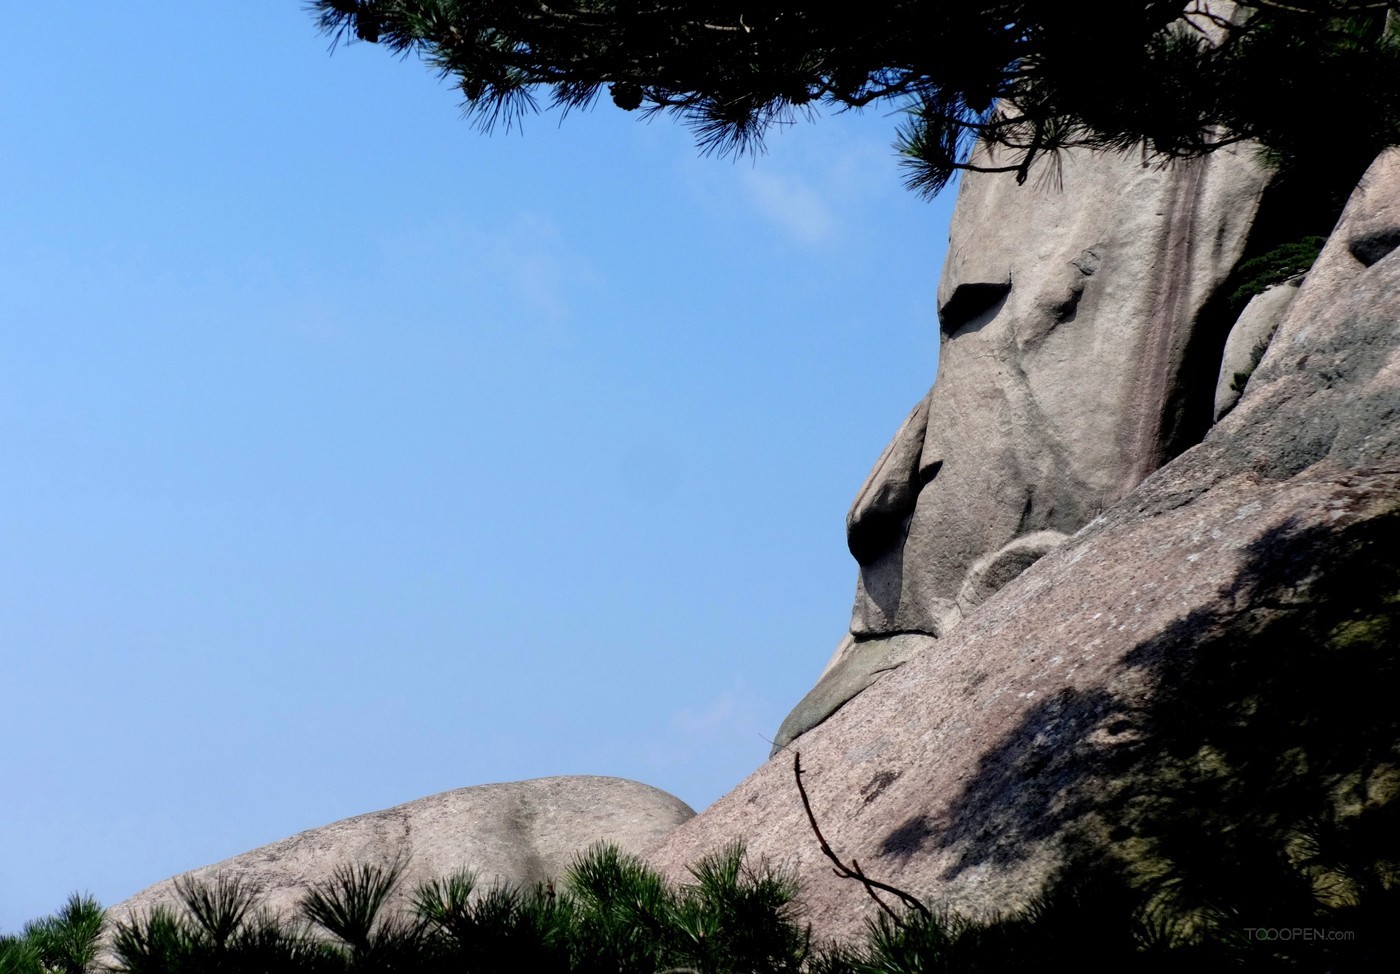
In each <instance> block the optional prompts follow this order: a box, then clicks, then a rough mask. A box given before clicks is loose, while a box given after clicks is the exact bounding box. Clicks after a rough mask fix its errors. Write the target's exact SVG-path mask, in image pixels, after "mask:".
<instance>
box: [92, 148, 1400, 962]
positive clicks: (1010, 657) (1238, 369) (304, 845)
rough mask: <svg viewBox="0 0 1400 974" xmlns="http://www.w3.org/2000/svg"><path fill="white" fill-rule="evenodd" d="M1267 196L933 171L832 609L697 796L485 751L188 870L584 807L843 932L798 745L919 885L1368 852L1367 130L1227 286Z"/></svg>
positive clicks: (1118, 179)
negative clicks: (830, 628) (1301, 274)
mask: <svg viewBox="0 0 1400 974" xmlns="http://www.w3.org/2000/svg"><path fill="white" fill-rule="evenodd" d="M1296 189H1297V188H1296V187H1295V188H1294V190H1292V191H1296ZM1302 209H1306V208H1302ZM1294 210H1295V208H1294V207H1293V206H1292V205H1291V203H1290V200H1289V199H1288V197H1287V194H1284V195H1283V196H1280V195H1278V193H1277V192H1276V187H1271V186H1270V183H1269V177H1268V176H1267V174H1266V173H1265V171H1264V170H1263V169H1262V168H1261V167H1259V166H1258V165H1257V164H1256V163H1255V161H1254V160H1253V159H1252V158H1251V156H1250V155H1249V154H1248V153H1247V152H1244V151H1239V152H1222V153H1220V154H1218V155H1216V156H1215V157H1213V158H1211V159H1208V160H1205V161H1203V162H1200V163H1197V164H1192V165H1186V166H1179V167H1177V168H1176V169H1173V170H1165V171H1164V170H1154V169H1145V168H1143V167H1142V166H1141V165H1139V164H1138V163H1137V162H1136V161H1135V160H1132V159H1124V158H1121V157H1102V156H1072V157H1070V158H1067V159H1065V160H1064V164H1063V168H1062V169H1051V168H1049V167H1043V168H1042V170H1041V172H1040V174H1039V180H1038V181H1037V180H1034V179H1033V180H1032V182H1031V183H1029V184H1027V185H1025V186H1020V187H1018V186H1017V185H1016V184H1015V183H1014V181H1012V180H1011V179H1009V178H1004V177H1002V178H998V177H980V176H970V177H968V179H967V180H966V181H965V182H964V184H963V188H962V190H961V196H960V199H959V206H958V211H957V215H956V217H955V220H954V225H953V239H952V246H951V248H950V257H949V260H948V266H947V268H946V269H945V272H944V275H943V280H942V284H941V286H940V292H939V295H940V316H941V321H942V327H943V346H942V349H943V350H942V356H941V360H940V366H939V376H938V379H937V382H936V383H935V384H934V386H933V389H932V390H931V391H930V393H929V394H928V395H927V396H926V397H925V398H924V399H923V400H922V401H921V402H920V403H919V404H918V405H917V406H916V407H915V408H914V410H913V411H912V412H911V413H910V415H909V417H908V419H907V420H906V421H905V423H904V425H903V426H902V427H901V428H900V430H899V432H898V433H897V435H896V436H895V439H894V441H893V442H892V443H891V444H890V446H889V447H888V448H887V449H886V450H885V452H884V454H883V455H882V456H881V457H880V459H879V461H878V462H877V464H876V467H875V470H874V471H873V472H872V474H871V476H870V478H869V480H868V481H867V483H866V484H865V485H864V487H862V488H861V491H860V493H859V495H858V496H857V499H856V502H855V504H854V505H853V507H852V509H851V512H850V515H849V517H848V521H847V528H848V537H849V541H850V547H851V551H852V553H853V554H854V555H855V556H856V559H857V561H858V563H859V566H860V571H859V582H858V586H857V593H856V602H855V609H854V612H853V614H852V623H851V627H850V632H849V633H848V634H847V635H846V636H845V638H844V639H843V640H842V642H841V645H840V647H839V648H838V651H837V654H836V656H835V657H834V658H833V660H832V662H831V664H829V666H828V669H827V672H826V673H825V674H824V675H823V676H822V678H821V680H820V682H819V683H818V685H817V686H816V687H815V688H814V689H813V691H812V692H811V693H809V694H808V695H807V697H806V699H805V700H804V701H803V702H802V703H801V704H799V706H798V707H797V709H795V710H794V712H793V714H792V716H790V717H789V718H788V721H787V722H786V723H785V724H784V727H783V731H782V734H781V737H780V742H779V747H778V748H777V749H776V752H777V753H776V756H775V757H774V758H773V759H772V760H770V761H769V762H768V763H767V764H766V765H765V766H764V767H762V768H760V769H759V770H758V771H756V772H755V773H754V774H753V775H752V776H751V777H749V778H748V779H747V780H745V781H744V782H742V783H741V784H740V785H739V786H738V787H737V788H736V789H735V790H734V791H733V792H731V793H730V794H728V795H726V796H725V797H724V798H722V799H721V800H720V801H718V802H716V803H715V804H714V805H713V806H711V807H710V808H709V809H707V810H706V811H705V812H704V813H703V814H701V815H699V816H697V817H694V818H692V817H691V814H692V813H691V812H690V810H689V809H688V808H685V806H684V805H682V804H681V803H680V802H678V801H677V800H675V799H673V798H671V797H670V796H668V795H665V794H663V793H660V792H657V791H656V790H655V789H650V788H647V787H646V786H643V785H638V784H636V783H633V782H622V781H618V780H616V779H596V778H583V779H544V780H541V781H536V782H521V783H517V784H511V785H492V786H484V787H481V788H475V789H463V790H462V791H459V792H452V793H448V794H446V795H441V796H435V797H433V798H429V799H423V800H421V801H419V802H415V803H411V804H409V805H405V806H401V807H399V808H396V809H390V810H388V811H385V812H379V813H374V814H372V815H368V816H361V817H359V818H356V819H350V820H347V821H345V822H342V823H337V824H335V825H332V826H327V827H325V828H322V829H317V830H313V831H311V832H307V833H303V834H302V835H299V836H294V837H292V838H291V839H287V840H285V841H283V842H280V843H276V844H274V845H272V846H268V847H265V848H263V849H259V850H254V851H253V852H250V853H246V854H244V855H242V856H238V857H235V858H234V859H232V860H228V861H227V862H225V863H221V864H218V865H217V866H213V867H208V868H207V869H205V870H203V871H201V872H202V873H203V874H204V875H212V874H213V873H214V872H218V871H222V872H226V873H231V874H233V875H238V876H241V877H242V878H243V879H244V881H245V882H247V883H248V884H249V885H251V886H252V887H253V888H254V889H255V890H257V891H259V892H262V893H265V894H267V895H268V896H270V897H271V901H272V905H274V906H282V907H285V906H286V905H287V904H289V903H290V902H291V901H292V900H293V899H294V898H295V897H296V896H297V895H299V894H300V892H301V891H302V890H304V889H305V888H306V887H307V885H308V884H310V883H312V882H315V881H317V880H319V879H323V878H325V877H327V876H329V875H330V874H331V872H332V871H333V870H334V869H335V868H336V867H337V866H338V865H341V864H344V863H347V862H367V863H381V864H382V863H387V862H391V861H406V862H408V863H409V867H410V868H409V870H408V872H409V877H408V878H409V879H410V880H412V879H414V878H418V877H420V876H426V875H429V874H441V873H445V872H449V871H451V870H453V869H456V868H459V867H461V866H464V865H471V866H475V867H476V868H477V869H478V870H482V871H483V872H484V874H485V875H484V878H488V879H490V878H496V879H501V880H505V881H513V882H530V881H534V880H538V879H541V878H544V877H546V876H549V875H557V874H558V873H559V872H560V871H562V869H563V868H564V867H565V866H566V865H567V862H568V860H569V858H570V857H571V856H572V855H573V853H574V852H576V851H577V850H579V849H581V848H583V847H585V846H587V845H588V844H590V843H592V842H594V841H597V840H609V841H613V842H617V843H619V844H621V845H622V847H623V848H624V850H626V851H632V852H637V853H646V854H647V855H648V856H649V858H650V860H651V861H652V862H653V863H654V864H656V865H657V866H659V867H660V868H662V869H663V870H665V871H667V872H668V873H670V874H671V875H672V876H673V877H675V878H677V879H685V878H686V876H687V873H686V871H685V869H686V866H687V865H688V864H691V863H694V862H696V861H697V860H698V859H699V858H700V857H701V856H703V855H705V854H708V853H711V852H714V851H716V850H718V849H719V848H720V847H722V846H725V845H727V844H728V843H730V842H732V841H734V840H742V841H744V842H745V843H746V844H747V847H748V849H749V850H750V853H751V854H752V855H754V856H758V857H765V858H768V859H770V860H774V861H777V862H780V863H785V864H787V865H788V866H790V867H791V868H792V869H793V870H795V871H796V873H797V875H798V878H799V879H800V880H801V882H802V883H803V887H804V890H805V892H804V894H803V895H804V903H805V906H806V908H807V911H808V912H807V916H808V918H809V919H810V920H811V921H812V923H813V925H814V929H815V932H816V933H817V934H818V935H819V936H821V937H849V936H855V935H858V934H860V933H861V931H862V929H863V924H864V920H865V918H866V917H867V916H868V915H869V913H870V912H871V909H872V908H871V905H870V901H869V900H868V898H867V897H866V894H865V892H864V891H863V890H862V889H861V888H860V886H858V885H857V884H854V883H851V882H849V881H845V880H841V879H838V878H836V877H834V876H833V874H832V871H831V869H830V868H829V864H828V863H827V862H826V860H825V859H824V858H823V857H822V854H821V852H820V850H819V847H818V843H817V841H816V839H815V837H814V836H813V835H812V831H811V828H810V825H809V822H808V819H807V816H806V812H805V811H804V808H803V805H802V802H801V801H800V799H799V793H798V789H797V786H796V783H795V781H794V765H793V756H794V754H795V753H796V752H797V751H798V750H799V749H800V752H801V755H802V761H803V764H804V766H805V768H806V777H805V781H806V786H807V789H808V791H809V792H810V795H811V800H812V804H813V808H814V810H815V813H816V815H817V816H818V818H819V820H820V822H821V825H822V828H823V829H824V831H825V834H826V836H827V838H828V839H829V840H830V841H831V842H832V845H833V846H834V847H835V849H836V851H837V852H838V853H839V854H841V855H842V856H843V857H845V858H846V860H847V861H850V860H851V859H858V860H859V861H860V863H861V864H862V866H863V867H864V869H865V871H866V873H867V874H869V875H871V876H873V877H876V878H878V879H881V880H884V881H887V882H892V883H895V884H898V885H899V886H901V887H903V888H905V889H907V890H909V891H911V892H913V893H915V894H917V895H918V896H920V897H921V898H923V899H925V900H927V901H929V902H932V903H934V904H936V905H938V906H940V907H944V908H957V909H962V910H966V911H971V912H977V913H986V912H991V911H997V910H1006V909H1008V908H1013V907H1015V906H1017V905H1019V904H1023V903H1025V902H1026V901H1027V900H1028V899H1029V898H1030V897H1032V896H1033V895H1035V894H1036V893H1037V891H1039V890H1042V889H1045V888H1047V887H1049V886H1053V885H1054V884H1055V883H1057V882H1060V881H1061V878H1062V876H1063V875H1065V871H1066V869H1069V871H1070V872H1073V870H1074V869H1075V868H1077V867H1079V866H1083V865H1084V864H1085V863H1089V864H1092V865H1096V866H1097V865H1102V864H1104V863H1109V864H1112V865H1113V866H1114V868H1115V869H1117V870H1119V871H1121V873H1122V874H1123V875H1126V876H1127V877H1129V879H1130V880H1131V881H1133V882H1134V883H1137V884H1139V886H1145V887H1148V888H1151V887H1152V886H1153V884H1156V885H1157V887H1158V888H1159V891H1160V892H1161V895H1163V896H1166V895H1171V896H1177V897H1185V898H1186V899H1188V900H1189V899H1190V897H1191V896H1193V895H1198V894H1200V891H1202V890H1208V891H1209V892H1210V896H1211V897H1213V899H1212V901H1211V902H1210V903H1208V904H1205V905H1201V904H1196V905H1197V906H1200V908H1201V909H1202V910H1206V908H1207V907H1208V908H1209V911H1214V912H1213V913H1210V914H1209V915H1210V916H1217V917H1218V916H1220V915H1226V914H1229V915H1231V916H1235V917H1236V918H1239V917H1242V916H1244V915H1245V913H1247V912H1248V910H1250V909H1254V910H1256V911H1257V910H1261V909H1267V910H1271V911H1273V912H1271V913H1267V916H1266V917H1265V918H1263V919H1266V920H1267V921H1269V922H1270V923H1272V924H1274V925H1279V926H1282V925H1287V923H1288V922H1289V919H1290V918H1289V917H1286V916H1285V915H1284V913H1283V912H1281V911H1283V910H1284V909H1285V908H1284V906H1282V905H1281V904H1282V903H1283V902H1284V898H1282V896H1281V895H1280V897H1277V898H1275V899H1271V900H1268V901H1267V902H1265V901H1262V900H1259V898H1258V894H1259V891H1260V890H1264V891H1266V893H1267V895H1268V896H1273V894H1274V893H1275V892H1280V891H1287V890H1295V891H1296V890H1297V889H1301V890H1302V893H1301V894H1300V895H1301V896H1302V898H1303V900H1304V901H1307V902H1311V899H1310V898H1312V897H1330V898H1331V899H1332V900H1333V901H1335V902H1341V903H1345V902H1348V897H1353V898H1354V897H1356V896H1359V894H1360V891H1363V890H1366V889H1375V888H1386V889H1393V888H1394V886H1395V876H1396V875H1397V874H1398V872H1400V802H1397V801H1396V800H1395V799H1396V797H1397V796H1400V711H1397V710H1396V708H1395V705H1394V702H1395V700H1396V699H1397V697H1400V667H1397V665H1396V652H1397V647H1400V150H1394V151H1392V152H1390V153H1388V154H1386V155H1384V156H1382V157H1381V158H1380V159H1379V160H1377V161H1376V163H1375V164H1374V166H1373V167H1372V168H1371V170H1370V172H1368V173H1367V175H1366V177H1365V178H1364V179H1363V180H1362V183H1361V185H1360V186H1359V187H1358V188H1357V190H1356V192H1355V193H1354V194H1353V196H1352V199H1351V202H1350V203H1349V204H1348V205H1347V208H1346V211H1345V212H1344V213H1343V214H1342V216H1341V219H1340V222H1338V223H1337V224H1336V227H1335V231H1334V232H1333V233H1332V234H1331V236H1330V239H1329V240H1328V242H1327V244H1326V247H1325V248H1324V249H1323V251H1322V253H1321V255H1320V257H1319V258H1318V260H1317V262H1316V264H1315V265H1314V266H1313V267H1312V269H1311V270H1310V271H1309V272H1308V273H1307V275H1306V278H1305V279H1304V280H1302V282H1301V284H1299V282H1298V281H1297V280H1289V281H1284V282H1281V283H1280V286H1279V287H1275V288H1274V289H1272V290H1264V291H1263V292H1262V293H1261V294H1260V295H1259V296H1258V297H1256V298H1255V299H1254V300H1253V301H1252V302H1250V303H1249V304H1248V307H1247V308H1246V309H1245V310H1244V312H1243V314H1240V313H1239V308H1238V307H1237V304H1238V302H1237V301H1235V300H1234V299H1232V297H1231V295H1232V294H1233V293H1234V292H1235V290H1236V285H1238V284H1239V283H1240V282H1239V280H1238V278H1239V274H1240V271H1239V265H1240V262H1241V260H1242V259H1243V258H1245V257H1247V256H1251V255H1255V254H1258V253H1259V252H1260V251H1262V250H1265V249H1268V248H1270V247H1273V246H1276V245H1277V244H1278V243H1280V242H1283V241H1285V240H1286V239H1288V237H1289V235H1290V234H1294V235H1296V234H1297V232H1299V231H1301V230H1304V229H1307V230H1308V231H1309V232H1312V231H1311V229H1309V228H1306V227H1302V226H1300V225H1297V223H1296V221H1293V222H1290V217H1289V214H1290V213H1291V212H1294ZM1254 283H1256V284H1257V283H1258V282H1254ZM1232 326H1233V328H1232ZM1213 418H1214V419H1216V420H1218V421H1217V422H1215V423H1214V425H1211V422H1212V419H1213ZM658 843H659V844H658ZM1387 884H1389V885H1388V886H1387ZM1193 891H1194V892H1193ZM171 892H172V886H171V884H170V883H169V882H167V883H163V884H160V885H158V886H157V887H154V888H152V889H151V890H148V891H147V892H145V893H142V894H139V895H138V896H137V897H135V898H133V900H131V901H128V902H127V903H126V904H121V905H119V907H118V908H117V911H118V915H122V914H123V913H129V912H130V911H133V910H139V909H143V908H145V907H148V906H150V905H151V904H153V903H155V902H159V901H161V900H163V899H168V898H169V897H170V895H171ZM1201 895H1203V894H1201ZM1290 895H1292V894H1290ZM1250 897H1254V899H1251V898H1250ZM1198 898H1199V896H1198ZM1292 902H1296V898H1295V900H1294V901H1292ZM1261 904H1262V906H1261ZM1187 905H1188V906H1191V905H1192V904H1191V903H1188V904H1187ZM1232 910H1233V911H1234V912H1233V913H1230V912H1229V911H1232ZM1205 915H1206V914H1205V913H1203V914H1202V916H1205Z"/></svg>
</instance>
